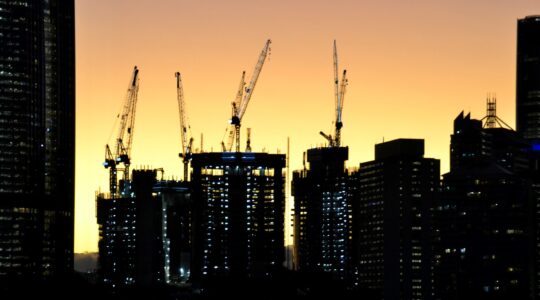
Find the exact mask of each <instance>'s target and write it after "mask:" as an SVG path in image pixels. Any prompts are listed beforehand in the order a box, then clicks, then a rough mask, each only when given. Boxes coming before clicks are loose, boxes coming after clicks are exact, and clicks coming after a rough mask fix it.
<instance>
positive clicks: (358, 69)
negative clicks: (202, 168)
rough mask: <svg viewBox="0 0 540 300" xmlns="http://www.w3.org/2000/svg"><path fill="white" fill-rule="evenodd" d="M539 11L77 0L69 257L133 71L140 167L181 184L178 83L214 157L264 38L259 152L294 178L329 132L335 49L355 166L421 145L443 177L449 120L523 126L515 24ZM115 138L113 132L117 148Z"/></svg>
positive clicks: (456, 3)
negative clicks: (273, 156)
mask: <svg viewBox="0 0 540 300" xmlns="http://www.w3.org/2000/svg"><path fill="white" fill-rule="evenodd" d="M533 14H540V1H538V0H514V1H509V0H506V1H503V0H475V1H470V0H451V1H450V0H416V1H414V0H399V1H398V0H395V1H389V0H369V1H364V0H326V1H321V0H297V1H295V0H289V1H285V0H283V1H281V0H274V1H271V0H266V1H259V0H227V1H221V0H114V1H110V0H76V47H77V50H76V54H77V56H76V59H77V61H76V68H77V69H76V71H77V73H76V74H77V75H76V76H77V79H76V80H77V81H76V82H77V129H76V132H77V142H76V145H77V146H76V210H75V252H85V251H97V240H98V231H97V224H96V218H95V192H96V191H97V190H99V189H101V190H102V191H106V190H107V189H108V170H106V169H104V168H103V166H102V162H103V159H104V148H105V144H106V143H107V142H108V141H109V138H110V136H111V130H112V128H113V125H114V122H115V118H116V115H117V114H118V113H119V112H120V106H121V104H122V101H123V99H124V95H125V92H126V88H127V85H128V81H129V77H130V76H131V71H132V69H133V66H134V65H137V66H138V67H139V69H140V89H139V100H138V106H137V115H136V124H135V135H134V142H133V150H132V166H133V168H135V167H137V166H150V167H163V168H164V169H165V176H166V177H169V178H173V177H176V178H179V177H180V176H181V170H182V169H181V168H182V164H181V160H180V159H179V158H178V153H179V152H180V129H179V115H178V105H177V102H176V86H175V77H174V73H175V72H176V71H179V72H181V73H182V79H183V83H184V93H185V100H186V105H187V113H188V118H189V120H190V125H191V128H192V133H193V134H194V138H195V141H194V144H195V148H199V147H200V134H201V133H203V134H204V150H205V151H211V150H214V151H219V150H220V149H221V148H220V143H221V140H222V138H223V134H224V132H225V128H226V126H227V121H228V119H229V118H230V111H231V109H230V102H231V101H232V100H233V99H234V97H235V93H236V89H237V87H238V82H239V80H240V75H241V72H242V70H246V71H247V76H248V78H249V76H250V75H251V73H252V72H253V68H254V66H255V63H256V61H257V58H258V55H259V53H260V51H261V49H262V48H263V46H264V43H265V41H266V39H268V38H270V39H272V46H271V49H272V50H271V54H270V57H269V60H267V62H266V63H265V65H264V68H263V70H262V73H261V75H260V77H259V81H258V84H257V86H256V89H255V91H254V93H253V97H252V98H251V102H250V104H249V107H248V109H247V112H246V114H245V116H244V118H243V120H242V126H243V127H242V128H243V129H242V148H244V147H245V130H246V128H248V127H250V128H252V138H251V139H252V148H253V150H254V151H261V150H263V149H266V151H269V152H271V153H276V152H277V151H281V153H285V152H286V144H287V137H290V140H291V147H290V154H291V156H290V163H291V170H295V169H299V168H301V167H302V152H303V151H305V150H306V149H308V148H309V147H313V146H320V145H323V143H324V142H325V140H324V139H323V138H322V137H321V136H319V133H318V132H319V131H320V130H323V131H325V132H329V131H331V129H332V120H333V119H334V96H333V92H334V86H333V70H332V41H333V40H334V39H336V40H337V46H338V55H339V67H340V69H347V75H348V78H349V86H348V89H347V94H346V97H345V106H344V113H343V122H344V128H343V130H342V141H343V144H344V145H347V146H349V161H348V167H358V165H359V163H360V162H364V161H369V160H372V159H373V147H374V144H375V143H379V142H381V141H382V140H383V139H384V140H391V139H395V138H423V139H425V140H426V143H425V145H426V156H427V157H434V158H439V159H441V170H442V172H443V173H444V172H447V171H448V169H449V166H448V165H449V158H448V156H449V143H450V138H449V137H450V134H451V132H452V122H453V119H454V118H455V117H456V116H457V114H458V113H459V112H460V111H461V110H465V111H466V112H471V113H472V116H473V117H474V118H481V117H483V116H484V114H485V99H486V95H487V93H489V92H493V93H496V95H497V100H498V115H499V117H501V118H502V119H503V120H505V121H506V123H508V124H510V125H511V126H514V124H515V62H516V57H515V56H516V26H517V25H516V21H517V19H518V18H523V17H525V16H526V15H533ZM114 134H115V133H113V135H114Z"/></svg>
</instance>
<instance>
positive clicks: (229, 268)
mask: <svg viewBox="0 0 540 300" xmlns="http://www.w3.org/2000/svg"><path fill="white" fill-rule="evenodd" d="M191 166H192V170H193V173H192V177H191V178H192V188H193V189H192V197H193V213H192V217H193V219H192V249H193V252H192V264H191V275H192V276H191V277H192V279H193V280H194V282H201V281H204V280H205V279H212V278H219V277H228V278H252V277H271V276H273V275H274V272H275V271H276V270H278V269H280V268H282V267H283V264H284V260H285V257H284V255H285V245H284V243H285V242H284V215H285V193H284V190H285V182H284V173H283V172H284V167H285V155H282V154H267V153H251V152H219V153H196V154H193V158H192V162H191Z"/></svg>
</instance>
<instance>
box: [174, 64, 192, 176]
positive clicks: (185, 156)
mask: <svg viewBox="0 0 540 300" xmlns="http://www.w3.org/2000/svg"><path fill="white" fill-rule="evenodd" d="M175 76H176V97H177V100H178V110H179V113H180V140H181V141H182V153H180V157H182V161H183V163H184V181H187V180H188V167H189V161H190V160H191V148H192V145H193V138H192V137H190V138H189V141H188V140H187V136H188V130H190V127H189V124H188V122H187V118H186V103H185V101H184V88H183V86H182V77H181V76H180V72H176V73H175Z"/></svg>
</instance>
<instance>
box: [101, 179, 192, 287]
mask: <svg viewBox="0 0 540 300" xmlns="http://www.w3.org/2000/svg"><path fill="white" fill-rule="evenodd" d="M157 171H158V170H134V171H133V174H132V181H131V183H130V185H129V186H130V187H131V190H130V192H129V193H128V194H131V195H132V196H131V197H111V196H110V195H109V194H99V195H98V197H97V200H96V201H97V203H96V205H97V220H98V224H99V225H100V226H99V236H100V239H99V276H100V281H101V282H102V283H103V284H104V285H106V286H109V287H113V288H119V287H129V286H138V287H149V286H154V285H157V284H163V283H179V282H181V281H186V280H187V276H189V262H188V260H189V251H190V241H189V218H190V202H189V189H188V187H187V186H186V184H184V183H181V182H177V181H163V180H161V181H157V178H156V175H157Z"/></svg>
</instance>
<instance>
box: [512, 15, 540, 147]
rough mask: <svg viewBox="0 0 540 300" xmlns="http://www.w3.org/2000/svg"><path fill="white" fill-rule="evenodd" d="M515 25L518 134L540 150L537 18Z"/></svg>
mask: <svg viewBox="0 0 540 300" xmlns="http://www.w3.org/2000/svg"><path fill="white" fill-rule="evenodd" d="M517 24H518V30H517V72H516V123H517V131H518V132H519V133H521V134H522V136H523V137H524V138H525V139H527V140H529V141H533V142H535V143H534V145H535V147H537V148H538V149H536V150H540V15H538V16H528V17H525V18H523V19H519V20H518V23H517Z"/></svg>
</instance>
